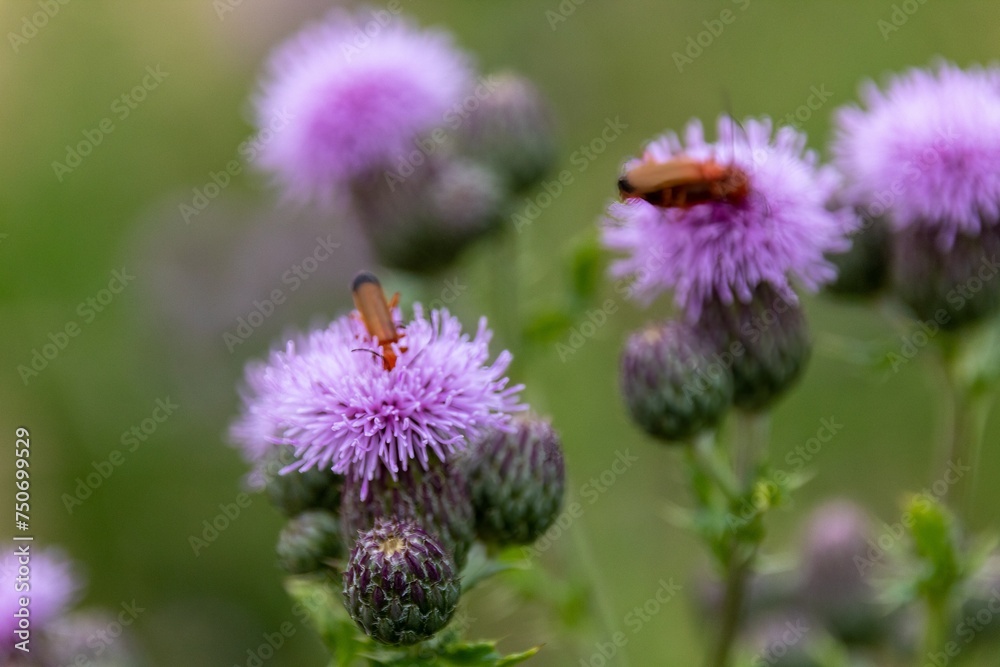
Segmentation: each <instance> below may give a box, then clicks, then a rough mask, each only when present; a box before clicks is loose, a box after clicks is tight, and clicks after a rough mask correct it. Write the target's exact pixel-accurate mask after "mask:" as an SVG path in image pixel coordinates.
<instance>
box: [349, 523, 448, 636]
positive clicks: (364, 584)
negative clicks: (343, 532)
mask: <svg viewBox="0 0 1000 667" xmlns="http://www.w3.org/2000/svg"><path fill="white" fill-rule="evenodd" d="M460 594H461V584H460V583H459V580H458V578H457V576H456V573H455V563H454V561H453V560H452V558H451V556H450V555H449V554H448V553H447V552H446V551H445V550H444V549H443V548H442V547H441V545H440V544H439V543H438V542H437V540H435V539H434V538H433V537H431V536H430V535H428V534H427V533H426V532H425V531H424V530H423V529H421V528H420V527H419V526H417V525H415V524H413V523H407V522H397V521H379V522H378V523H377V524H376V525H375V527H374V528H372V529H371V530H369V531H367V532H365V533H363V534H361V536H360V537H359V538H358V540H357V543H356V544H355V546H354V549H353V550H352V551H351V557H350V561H349V563H348V565H347V569H346V570H345V571H344V603H345V604H346V605H347V611H348V612H349V613H350V614H351V617H352V618H353V619H354V621H355V622H356V623H357V624H358V625H359V626H360V627H361V628H362V629H363V630H364V631H365V633H367V634H368V635H369V636H370V637H372V638H373V639H375V640H376V641H379V642H381V643H383V644H393V645H409V644H415V643H417V642H419V641H421V640H424V639H427V638H428V637H431V636H433V635H434V634H435V633H436V632H438V631H439V630H441V629H442V628H443V627H444V626H445V625H447V623H448V621H449V620H450V619H451V617H452V614H454V613H455V607H456V606H457V605H458V598H459V595H460Z"/></svg>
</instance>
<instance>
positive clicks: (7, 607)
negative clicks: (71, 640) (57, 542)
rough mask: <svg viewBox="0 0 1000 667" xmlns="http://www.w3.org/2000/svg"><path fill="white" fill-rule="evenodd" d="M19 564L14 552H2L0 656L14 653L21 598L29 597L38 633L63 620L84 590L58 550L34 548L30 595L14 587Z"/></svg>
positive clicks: (32, 622)
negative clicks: (16, 616)
mask: <svg viewBox="0 0 1000 667" xmlns="http://www.w3.org/2000/svg"><path fill="white" fill-rule="evenodd" d="M20 565H21V564H20V563H19V556H18V555H16V554H15V551H14V550H13V549H8V550H5V551H4V552H2V553H0V656H3V655H6V654H9V653H13V652H14V650H15V649H14V644H15V643H16V642H17V638H16V637H15V635H14V631H15V630H16V629H17V628H18V619H17V618H15V617H14V614H15V613H16V612H17V611H18V609H20V598H21V597H27V598H29V600H30V601H29V603H28V609H29V613H30V614H31V629H32V631H38V630H42V629H44V628H45V626H46V625H48V624H50V623H51V622H52V621H55V620H57V619H58V618H59V617H61V616H62V615H63V614H64V613H65V612H66V610H67V608H68V607H69V606H70V604H71V603H72V602H74V601H75V599H76V597H77V594H78V593H79V592H80V589H81V587H82V585H81V582H80V580H79V578H78V576H77V574H76V573H75V572H74V569H73V564H72V563H71V562H70V560H69V559H68V558H67V557H66V556H65V555H64V554H63V553H62V551H60V550H59V549H47V550H44V551H39V550H35V549H34V548H32V551H31V558H30V562H29V563H28V567H29V568H30V571H31V573H30V586H31V588H30V591H27V592H21V591H18V590H17V589H16V588H15V583H16V580H17V578H18V576H19V575H18V568H19V567H20Z"/></svg>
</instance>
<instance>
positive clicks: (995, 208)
mask: <svg viewBox="0 0 1000 667" xmlns="http://www.w3.org/2000/svg"><path fill="white" fill-rule="evenodd" d="M861 97H862V99H863V101H864V104H865V107H867V108H866V109H862V108H860V107H857V106H847V107H844V108H842V109H840V110H839V111H838V113H837V115H836V122H837V136H836V140H835V141H834V144H833V150H834V154H835V156H836V160H837V164H838V166H839V167H840V168H841V170H842V171H843V172H844V174H845V175H846V176H847V177H848V178H849V183H848V193H849V196H850V198H851V200H852V201H851V203H852V204H855V205H857V206H859V207H861V208H863V209H865V210H867V212H868V213H869V214H870V215H872V216H873V217H877V216H880V215H883V214H884V213H886V212H887V213H888V217H889V219H890V221H891V222H892V223H893V224H894V225H895V227H896V229H904V228H910V227H923V228H925V229H928V230H931V231H933V232H936V235H937V240H938V242H939V244H940V245H941V246H942V249H943V250H947V249H948V248H950V247H951V245H952V244H953V243H954V240H955V237H956V235H957V234H967V235H977V234H978V233H979V232H980V230H981V229H982V228H983V226H989V225H993V224H996V222H997V220H998V218H1000V69H998V68H996V67H992V68H985V69H984V68H971V69H968V70H962V69H960V68H958V67H956V66H955V65H952V64H950V63H940V64H938V65H937V67H936V68H935V69H934V70H933V71H931V70H924V69H912V70H910V71H908V72H906V73H904V74H901V75H899V76H896V77H894V78H892V79H890V80H889V81H888V82H887V84H886V85H885V87H884V88H883V89H879V88H878V87H877V86H876V85H875V84H874V83H872V82H868V83H866V84H865V85H864V86H863V87H862V89H861Z"/></svg>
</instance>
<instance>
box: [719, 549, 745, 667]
mask: <svg viewBox="0 0 1000 667" xmlns="http://www.w3.org/2000/svg"><path fill="white" fill-rule="evenodd" d="M734 546H735V548H734V549H733V552H732V554H730V561H729V564H728V565H727V568H726V594H725V599H724V600H723V606H722V625H721V626H720V628H719V637H718V640H717V641H716V643H715V647H714V649H713V651H712V653H711V656H710V657H709V661H708V665H709V666H710V667H729V665H730V664H732V652H733V645H734V644H735V642H736V635H737V633H738V632H739V629H740V622H741V621H742V617H743V604H744V601H745V599H746V588H747V582H748V581H749V579H750V573H751V572H752V571H753V565H754V562H755V561H756V560H757V548H756V547H751V548H750V549H749V550H748V551H745V550H743V549H741V548H740V547H741V545H740V544H735V545H734Z"/></svg>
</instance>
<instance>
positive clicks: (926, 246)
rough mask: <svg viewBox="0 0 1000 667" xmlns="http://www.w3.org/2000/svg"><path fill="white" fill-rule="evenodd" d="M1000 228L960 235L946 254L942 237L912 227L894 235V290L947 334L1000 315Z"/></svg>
mask: <svg viewBox="0 0 1000 667" xmlns="http://www.w3.org/2000/svg"><path fill="white" fill-rule="evenodd" d="M998 259H1000V225H993V226H989V227H985V226H984V228H983V229H982V231H981V232H980V233H979V234H978V235H976V236H972V235H969V234H957V235H956V236H955V240H954V244H953V245H952V246H951V247H950V248H949V249H947V250H943V249H942V246H941V242H940V238H939V236H938V235H937V232H936V231H934V230H932V229H927V228H925V227H912V228H907V229H902V230H899V231H897V232H896V233H895V234H894V235H893V275H892V280H893V290H894V291H895V293H896V295H897V296H898V297H899V299H900V300H901V301H902V302H903V303H904V304H906V306H907V307H908V308H909V309H910V310H911V311H912V312H913V315H914V316H916V317H917V318H918V319H920V320H924V321H927V320H931V321H935V322H937V323H938V324H940V325H941V326H942V328H944V329H947V330H955V329H960V328H962V327H964V326H967V325H971V324H974V323H976V322H979V321H982V320H984V319H986V318H988V317H990V316H992V315H994V314H995V313H996V312H997V311H998V310H1000V279H998V275H997V274H998V273H1000V263H998Z"/></svg>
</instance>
